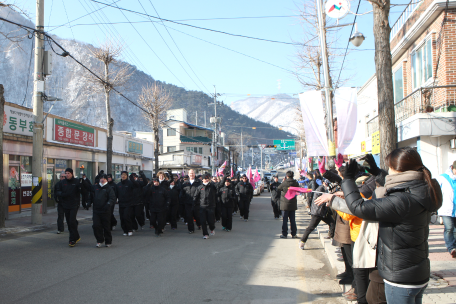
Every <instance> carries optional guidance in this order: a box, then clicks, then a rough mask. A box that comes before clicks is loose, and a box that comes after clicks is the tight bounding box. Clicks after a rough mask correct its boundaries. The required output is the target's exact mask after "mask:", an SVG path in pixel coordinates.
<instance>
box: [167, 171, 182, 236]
mask: <svg viewBox="0 0 456 304" xmlns="http://www.w3.org/2000/svg"><path fill="white" fill-rule="evenodd" d="M176 183H177V182H176V181H174V180H172V181H171V183H170V184H169V191H168V195H169V208H168V210H167V217H166V218H167V221H168V222H169V223H170V224H171V230H176V229H177V209H178V208H179V186H178V185H176Z"/></svg>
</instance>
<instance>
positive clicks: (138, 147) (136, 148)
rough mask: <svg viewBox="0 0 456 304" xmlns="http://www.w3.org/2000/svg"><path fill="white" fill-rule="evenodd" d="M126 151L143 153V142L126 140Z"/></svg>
mask: <svg viewBox="0 0 456 304" xmlns="http://www.w3.org/2000/svg"><path fill="white" fill-rule="evenodd" d="M127 151H128V152H129V153H136V154H143V144H141V143H137V142H134V141H129V140H128V141H127Z"/></svg>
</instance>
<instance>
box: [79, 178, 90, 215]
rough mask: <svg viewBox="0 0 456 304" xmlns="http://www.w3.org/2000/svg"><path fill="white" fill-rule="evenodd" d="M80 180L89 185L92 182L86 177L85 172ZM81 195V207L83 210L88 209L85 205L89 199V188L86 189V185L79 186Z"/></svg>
mask: <svg viewBox="0 0 456 304" xmlns="http://www.w3.org/2000/svg"><path fill="white" fill-rule="evenodd" d="M82 180H83V181H84V182H85V183H88V184H89V185H92V183H91V182H90V180H89V179H88V178H87V175H86V174H85V173H84V174H82ZM81 197H82V201H81V203H82V208H84V209H85V210H89V207H88V206H87V201H89V200H90V189H86V187H82V188H81Z"/></svg>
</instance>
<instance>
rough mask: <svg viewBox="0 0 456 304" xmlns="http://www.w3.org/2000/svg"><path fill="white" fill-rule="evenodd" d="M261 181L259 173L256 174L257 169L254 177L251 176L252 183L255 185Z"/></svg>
mask: <svg viewBox="0 0 456 304" xmlns="http://www.w3.org/2000/svg"><path fill="white" fill-rule="evenodd" d="M260 179H261V176H260V173H259V172H258V169H256V170H255V175H254V176H253V181H254V182H255V183H256V182H258V181H259V180H260Z"/></svg>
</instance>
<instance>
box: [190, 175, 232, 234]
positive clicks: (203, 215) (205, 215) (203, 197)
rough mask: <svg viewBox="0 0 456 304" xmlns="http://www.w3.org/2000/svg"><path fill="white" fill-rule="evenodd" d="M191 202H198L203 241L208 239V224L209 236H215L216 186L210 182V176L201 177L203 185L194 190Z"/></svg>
mask: <svg viewBox="0 0 456 304" xmlns="http://www.w3.org/2000/svg"><path fill="white" fill-rule="evenodd" d="M225 180H226V176H225V177H224V178H223V183H225ZM193 200H194V201H195V202H199V208H200V221H201V226H202V228H203V239H208V238H209V233H208V230H207V225H208V224H209V229H210V230H211V235H215V231H214V229H215V205H216V201H217V185H216V184H215V183H214V182H211V176H210V175H209V174H204V175H203V184H202V185H200V186H199V187H198V188H197V189H196V191H195V194H194V195H193Z"/></svg>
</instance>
